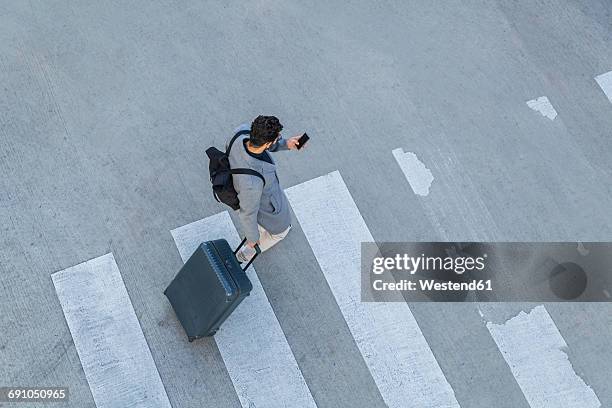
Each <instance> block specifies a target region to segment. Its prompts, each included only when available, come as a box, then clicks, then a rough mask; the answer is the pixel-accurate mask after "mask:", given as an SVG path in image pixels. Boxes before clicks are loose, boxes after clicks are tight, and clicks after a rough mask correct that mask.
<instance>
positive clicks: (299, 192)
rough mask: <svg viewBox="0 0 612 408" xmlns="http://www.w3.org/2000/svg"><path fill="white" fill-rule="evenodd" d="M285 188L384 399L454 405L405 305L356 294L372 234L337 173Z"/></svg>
mask: <svg viewBox="0 0 612 408" xmlns="http://www.w3.org/2000/svg"><path fill="white" fill-rule="evenodd" d="M286 192H287V196H288V198H289V201H290V202H291V205H292V207H293V210H294V212H295V214H296V217H297V219H298V221H299V223H300V226H301V227H302V230H303V231H304V234H305V235H306V238H307V239H308V242H309V243H310V246H311V247H312V250H313V252H314V255H315V257H316V258H317V261H318V263H319V265H320V267H321V270H322V271H323V274H324V275H325V278H326V279H327V282H328V284H329V286H330V288H331V290H332V292H333V295H334V297H335V298H336V301H337V303H338V305H339V307H340V310H341V312H342V314H343V316H344V319H345V320H346V323H347V325H348V327H349V329H350V331H351V333H352V335H353V337H354V339H355V342H356V343H357V346H358V348H359V350H360V352H361V354H362V356H363V358H364V360H365V363H366V365H367V366H368V368H369V370H370V373H371V375H372V377H373V379H374V381H375V383H376V385H377V386H378V389H379V391H380V393H381V395H382V397H383V399H384V401H385V403H386V404H387V405H388V406H389V407H391V408H396V407H402V408H406V407H415V408H416V407H418V408H427V407H431V408H434V407H435V408H441V407H459V403H458V402H457V400H456V398H455V394H454V392H453V390H452V388H451V386H450V384H449V383H448V381H447V380H446V377H445V376H444V373H443V372H442V370H441V369H440V366H439V365H438V362H437V361H436V359H435V357H434V355H433V353H432V351H431V349H430V348H429V345H428V344H427V341H426V340H425V338H424V336H423V334H422V332H421V330H420V328H419V326H418V324H417V322H416V320H415V319H414V317H413V315H412V312H411V311H410V309H409V308H408V305H407V304H406V303H404V302H397V303H366V302H361V299H360V261H361V255H360V247H361V245H360V243H361V242H374V239H373V237H372V235H371V234H370V231H369V229H368V227H367V225H366V224H365V222H364V220H363V218H362V216H361V214H360V212H359V209H358V208H357V206H356V204H355V202H354V201H353V198H352V197H351V194H350V192H349V191H348V189H347V187H346V185H345V184H344V181H343V180H342V177H341V176H340V173H338V172H337V171H336V172H333V173H330V174H328V175H325V176H322V177H318V178H316V179H313V180H310V181H307V182H305V183H302V184H299V185H297V186H294V187H291V188H289V189H287V190H286Z"/></svg>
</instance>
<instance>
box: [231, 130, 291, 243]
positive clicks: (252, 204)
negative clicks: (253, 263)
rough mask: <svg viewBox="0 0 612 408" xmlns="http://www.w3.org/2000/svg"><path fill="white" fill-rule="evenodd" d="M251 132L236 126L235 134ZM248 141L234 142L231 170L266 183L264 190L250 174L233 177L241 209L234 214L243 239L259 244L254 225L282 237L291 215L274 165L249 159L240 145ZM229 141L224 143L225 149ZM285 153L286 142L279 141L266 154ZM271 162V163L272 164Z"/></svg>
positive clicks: (259, 182)
mask: <svg viewBox="0 0 612 408" xmlns="http://www.w3.org/2000/svg"><path fill="white" fill-rule="evenodd" d="M250 129H251V125H250V124H248V123H245V124H243V125H241V126H239V127H238V128H237V129H236V130H235V131H234V134H235V133H236V132H238V131H240V130H250ZM232 136H233V134H232ZM248 137H249V135H242V136H238V138H236V141H235V142H234V144H233V145H232V150H231V151H230V153H229V162H230V167H231V168H239V167H242V168H250V169H253V170H255V171H258V172H259V173H261V175H262V176H264V178H265V180H266V185H265V187H264V183H263V181H261V179H260V178H259V177H257V176H252V175H250V174H233V175H232V178H233V181H234V188H235V189H236V192H238V199H239V200H240V209H239V210H237V212H238V217H239V218H240V223H241V224H242V229H243V231H244V234H245V235H246V238H247V239H248V240H249V241H252V242H255V241H258V240H259V230H258V229H257V224H259V225H261V226H262V227H264V228H265V229H266V230H267V231H268V232H270V233H271V234H278V233H281V232H283V231H284V230H286V229H287V228H289V225H291V212H290V211H289V201H288V200H287V197H286V196H285V193H284V192H283V190H282V188H281V187H280V184H279V182H278V176H277V175H276V164H272V163H268V162H266V161H264V160H260V159H258V158H256V157H253V156H250V155H249V154H248V153H247V151H246V148H245V146H244V142H243V140H244V139H248ZM230 139H231V137H230ZM230 139H228V140H227V142H226V147H227V145H228V144H229V140H230ZM287 149H288V148H287V141H286V140H284V139H282V138H281V139H280V140H279V141H278V142H277V143H276V144H275V145H273V146H272V148H270V149H269V150H268V151H272V152H274V151H278V150H287ZM272 162H273V163H274V160H272Z"/></svg>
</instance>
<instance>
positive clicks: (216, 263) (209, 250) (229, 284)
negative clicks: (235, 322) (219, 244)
mask: <svg viewBox="0 0 612 408" xmlns="http://www.w3.org/2000/svg"><path fill="white" fill-rule="evenodd" d="M206 244H207V243H204V244H202V245H201V248H202V250H203V251H204V253H205V254H206V256H207V257H208V261H209V262H210V265H211V266H212V269H213V271H214V272H215V276H217V280H218V281H219V285H220V286H221V287H222V288H223V289H224V290H225V297H226V298H227V300H226V301H227V302H231V301H232V299H233V298H235V297H237V295H239V294H240V288H239V287H238V285H237V284H236V282H235V281H234V279H227V278H226V277H225V276H224V275H226V273H225V272H226V267H225V265H224V264H223V262H221V260H222V259H223V257H222V256H220V254H219V252H218V250H217V248H216V246H215V245H214V243H213V245H206ZM230 275H231V273H230Z"/></svg>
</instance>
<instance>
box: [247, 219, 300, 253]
mask: <svg viewBox="0 0 612 408" xmlns="http://www.w3.org/2000/svg"><path fill="white" fill-rule="evenodd" d="M257 229H258V230H259V249H260V250H261V252H264V251H267V250H268V249H270V248H272V247H273V246H274V245H276V244H277V243H279V242H280V241H281V240H282V239H283V238H285V237H286V236H287V234H288V233H289V230H290V229H291V225H289V228H287V229H286V230H284V231H283V232H280V233H278V234H270V233H269V232H268V231H267V230H266V229H265V228H264V227H262V226H261V225H259V224H258V225H257ZM254 255H255V248H249V247H248V246H246V245H245V246H243V247H242V248H241V249H240V251H238V254H237V257H238V260H240V261H248V260H250V259H251V258H252V257H253V256H254Z"/></svg>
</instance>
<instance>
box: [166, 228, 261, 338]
mask: <svg viewBox="0 0 612 408" xmlns="http://www.w3.org/2000/svg"><path fill="white" fill-rule="evenodd" d="M245 242H246V238H245V239H243V240H242V242H241V243H240V245H239V246H238V248H237V249H236V250H235V251H232V249H231V247H230V246H229V244H228V243H227V241H226V240H224V239H218V240H214V241H207V242H203V243H202V244H200V246H198V248H197V249H196V250H195V252H194V253H193V255H191V257H190V258H189V259H188V260H187V262H185V265H183V267H182V268H181V270H180V271H179V272H178V274H177V275H176V277H175V278H174V279H173V280H172V282H170V285H168V287H167V288H166V290H165V291H164V295H166V297H167V298H168V300H169V301H170V304H171V305H172V308H173V309H174V312H175V313H176V316H177V317H178V319H179V321H180V322H181V325H182V326H183V328H184V329H185V332H186V333H187V338H188V340H189V341H190V342H192V341H194V340H195V339H197V338H200V337H205V336H213V335H214V334H215V333H216V332H217V330H218V329H219V327H220V326H221V324H222V323H223V322H224V321H225V319H227V318H228V316H229V315H230V314H231V313H232V311H233V310H234V309H235V308H236V306H238V305H239V304H240V302H242V300H243V299H244V298H245V297H247V296H248V295H249V293H250V292H251V290H252V289H253V285H252V284H251V281H250V280H249V278H248V277H247V274H246V270H247V268H248V267H249V265H251V262H253V261H254V260H255V258H256V257H257V255H259V254H260V253H261V251H260V249H259V246H257V245H256V246H255V250H256V253H255V256H253V258H251V260H250V261H249V263H247V264H246V266H245V267H244V268H241V267H240V263H239V262H238V260H237V259H236V254H237V253H238V251H239V250H240V248H242V246H243V245H244V243H245Z"/></svg>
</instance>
